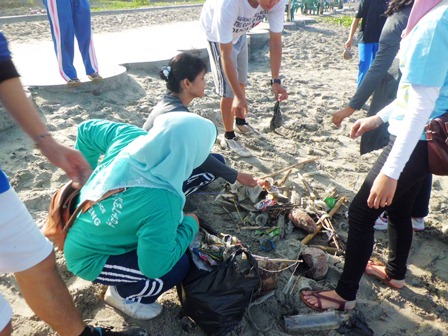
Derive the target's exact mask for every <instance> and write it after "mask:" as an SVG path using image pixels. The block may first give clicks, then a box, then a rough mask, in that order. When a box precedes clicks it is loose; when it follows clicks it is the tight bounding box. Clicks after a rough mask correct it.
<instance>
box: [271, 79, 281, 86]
mask: <svg viewBox="0 0 448 336" xmlns="http://www.w3.org/2000/svg"><path fill="white" fill-rule="evenodd" d="M274 83H277V84H280V85H282V80H281V79H280V78H274V79H271V85H272V84H274Z"/></svg>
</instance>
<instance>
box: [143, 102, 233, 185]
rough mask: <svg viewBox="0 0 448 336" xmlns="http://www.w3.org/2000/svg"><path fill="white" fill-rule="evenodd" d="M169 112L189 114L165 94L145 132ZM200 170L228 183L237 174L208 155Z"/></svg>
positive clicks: (155, 108) (145, 127) (151, 115)
mask: <svg viewBox="0 0 448 336" xmlns="http://www.w3.org/2000/svg"><path fill="white" fill-rule="evenodd" d="M169 112H190V110H189V109H188V108H187V107H186V106H185V105H184V104H182V101H181V100H180V99H179V97H176V96H174V95H172V94H169V93H168V94H166V95H164V96H163V98H162V100H161V101H160V102H159V103H158V104H157V105H156V106H155V107H154V108H153V110H152V111H151V113H150V114H149V116H148V118H147V119H146V121H145V124H144V125H143V129H144V130H145V131H149V130H150V129H151V128H152V126H153V125H154V120H155V119H156V118H157V117H158V116H159V115H161V114H164V113H169ZM199 168H201V169H202V170H204V171H206V172H208V173H211V174H213V175H214V176H216V177H222V178H223V179H224V180H226V181H227V182H229V183H235V181H236V178H237V175H238V172H237V171H236V170H235V169H233V168H231V167H229V166H228V165H226V164H225V163H222V162H221V161H219V160H218V159H217V158H215V157H214V156H213V155H209V156H208V157H207V159H206V160H205V161H204V163H203V164H202V165H201V166H200V167H199Z"/></svg>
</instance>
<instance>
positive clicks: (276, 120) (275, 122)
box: [270, 101, 285, 131]
mask: <svg viewBox="0 0 448 336" xmlns="http://www.w3.org/2000/svg"><path fill="white" fill-rule="evenodd" d="M284 123H285V119H284V118H283V114H282V111H281V109H280V101H277V102H276V103H275V105H274V115H273V116H272V119H271V124H270V128H271V131H273V130H275V129H276V128H279V127H280V126H282V125H283V124H284Z"/></svg>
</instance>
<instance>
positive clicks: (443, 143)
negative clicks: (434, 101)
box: [425, 113, 448, 175]
mask: <svg viewBox="0 0 448 336" xmlns="http://www.w3.org/2000/svg"><path fill="white" fill-rule="evenodd" d="M425 133H426V140H427V141H428V166H429V171H430V172H431V173H432V174H434V175H448V113H445V114H443V115H441V116H440V117H437V118H434V119H432V120H431V121H430V122H429V123H428V124H427V125H426V126H425Z"/></svg>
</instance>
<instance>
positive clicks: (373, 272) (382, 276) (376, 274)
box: [365, 260, 405, 289]
mask: <svg viewBox="0 0 448 336" xmlns="http://www.w3.org/2000/svg"><path fill="white" fill-rule="evenodd" d="M375 266H377V267H378V266H384V265H383V264H381V263H379V262H375V261H373V260H369V262H368V263H367V266H366V270H365V273H366V274H367V275H370V276H371V277H373V278H375V279H378V280H380V281H381V282H383V283H385V284H386V285H388V286H389V287H390V288H393V289H402V288H403V287H404V286H405V285H403V286H401V287H400V286H397V285H394V284H393V283H392V282H391V281H392V280H394V279H392V278H391V277H390V276H388V275H387V274H386V272H383V271H382V270H379V269H377V268H375Z"/></svg>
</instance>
